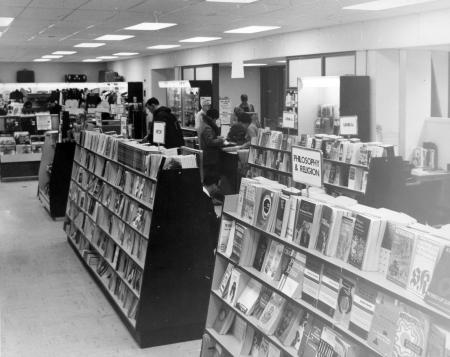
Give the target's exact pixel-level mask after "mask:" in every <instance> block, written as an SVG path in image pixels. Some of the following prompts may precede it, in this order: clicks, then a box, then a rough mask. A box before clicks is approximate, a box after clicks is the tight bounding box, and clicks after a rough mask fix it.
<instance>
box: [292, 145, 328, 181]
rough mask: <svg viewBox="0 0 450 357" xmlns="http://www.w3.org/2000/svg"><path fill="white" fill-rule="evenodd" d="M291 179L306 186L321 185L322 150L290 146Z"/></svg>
mask: <svg viewBox="0 0 450 357" xmlns="http://www.w3.org/2000/svg"><path fill="white" fill-rule="evenodd" d="M292 179H293V180H294V181H295V182H299V183H302V184H304V185H306V186H316V187H322V151H320V150H314V149H310V148H305V147H301V146H292Z"/></svg>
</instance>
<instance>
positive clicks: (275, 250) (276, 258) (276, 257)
mask: <svg viewBox="0 0 450 357" xmlns="http://www.w3.org/2000/svg"><path fill="white" fill-rule="evenodd" d="M283 250H284V246H283V244H281V243H278V242H276V241H272V242H271V243H270V247H269V251H268V252H267V254H266V258H265V260H264V263H263V268H262V272H263V273H264V274H265V275H267V276H268V277H269V278H270V279H272V280H273V279H275V277H276V275H277V273H278V271H279V270H278V269H279V266H280V263H281V258H282V255H283Z"/></svg>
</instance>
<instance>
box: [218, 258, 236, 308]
mask: <svg viewBox="0 0 450 357" xmlns="http://www.w3.org/2000/svg"><path fill="white" fill-rule="evenodd" d="M232 271H233V264H231V263H228V266H227V269H226V270H225V272H224V273H223V276H222V281H221V282H220V285H219V294H220V296H222V297H223V298H224V299H225V300H226V298H227V296H228V287H229V284H230V277H231V272H232Z"/></svg>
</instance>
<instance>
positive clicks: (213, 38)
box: [180, 37, 222, 42]
mask: <svg viewBox="0 0 450 357" xmlns="http://www.w3.org/2000/svg"><path fill="white" fill-rule="evenodd" d="M221 38H222V37H191V38H187V39H185V40H181V41H180V42H209V41H216V40H220V39H221Z"/></svg>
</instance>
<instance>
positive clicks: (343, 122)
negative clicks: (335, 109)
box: [339, 115, 358, 135]
mask: <svg viewBox="0 0 450 357" xmlns="http://www.w3.org/2000/svg"><path fill="white" fill-rule="evenodd" d="M339 134H340V135H358V117H357V116H356V115H354V116H345V117H340V118H339Z"/></svg>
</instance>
